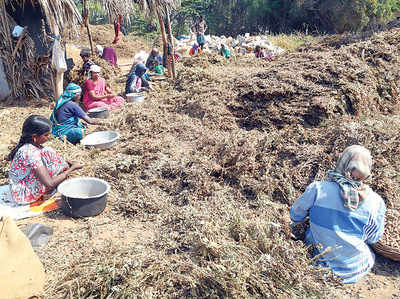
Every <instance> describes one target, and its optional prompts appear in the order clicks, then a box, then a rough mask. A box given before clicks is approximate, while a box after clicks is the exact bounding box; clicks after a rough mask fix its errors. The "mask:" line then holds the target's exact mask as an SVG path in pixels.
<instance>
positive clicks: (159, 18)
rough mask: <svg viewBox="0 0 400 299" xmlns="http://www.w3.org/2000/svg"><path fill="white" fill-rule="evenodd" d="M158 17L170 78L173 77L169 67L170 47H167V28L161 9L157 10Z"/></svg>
mask: <svg viewBox="0 0 400 299" xmlns="http://www.w3.org/2000/svg"><path fill="white" fill-rule="evenodd" d="M157 16H158V22H159V23H160V29H161V37H162V41H163V51H164V55H165V53H166V57H167V68H168V76H171V70H170V66H169V62H168V47H167V38H166V36H165V26H164V22H163V19H162V16H161V12H160V9H159V8H157Z"/></svg>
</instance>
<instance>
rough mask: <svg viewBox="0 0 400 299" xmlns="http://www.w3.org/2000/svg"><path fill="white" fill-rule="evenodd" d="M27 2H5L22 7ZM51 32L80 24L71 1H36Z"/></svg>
mask: <svg viewBox="0 0 400 299" xmlns="http://www.w3.org/2000/svg"><path fill="white" fill-rule="evenodd" d="M26 1H27V0H6V1H5V2H6V4H10V5H11V6H13V4H17V5H19V6H21V7H24V5H25V2H26ZM37 3H38V4H39V5H40V8H41V9H42V11H43V14H44V15H45V16H46V21H47V23H48V25H49V27H50V30H51V32H53V33H55V32H62V29H63V28H64V27H66V25H70V24H77V23H81V22H82V17H81V15H80V13H79V11H78V9H77V7H76V5H75V3H74V1H73V0H57V1H56V0H37Z"/></svg>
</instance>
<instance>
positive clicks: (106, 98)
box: [83, 65, 125, 111]
mask: <svg viewBox="0 0 400 299" xmlns="http://www.w3.org/2000/svg"><path fill="white" fill-rule="evenodd" d="M100 72H101V68H100V67H99V66H98V65H92V66H91V67H90V70H89V76H90V79H88V80H86V82H85V88H84V93H83V105H84V106H85V109H86V111H88V110H90V109H92V108H99V107H107V108H108V109H109V110H110V111H111V110H115V109H118V108H120V107H121V106H122V105H123V104H124V103H125V99H124V98H123V97H120V96H117V95H116V94H115V93H113V92H112V91H111V89H110V87H109V86H108V85H107V83H106V80H105V79H104V78H102V77H100V76H99V73H100Z"/></svg>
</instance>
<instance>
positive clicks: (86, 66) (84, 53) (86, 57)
mask: <svg viewBox="0 0 400 299" xmlns="http://www.w3.org/2000/svg"><path fill="white" fill-rule="evenodd" d="M80 55H81V58H82V60H83V65H82V69H81V70H80V73H81V75H83V76H87V75H88V73H89V70H90V67H91V66H92V65H93V64H94V62H93V61H92V60H91V59H90V57H91V56H92V52H91V51H90V49H82V50H81V53H80Z"/></svg>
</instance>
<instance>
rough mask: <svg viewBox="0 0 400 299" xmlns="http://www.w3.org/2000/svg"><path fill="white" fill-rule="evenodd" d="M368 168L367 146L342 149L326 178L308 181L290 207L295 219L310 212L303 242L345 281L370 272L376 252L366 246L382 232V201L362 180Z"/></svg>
mask: <svg viewBox="0 0 400 299" xmlns="http://www.w3.org/2000/svg"><path fill="white" fill-rule="evenodd" d="M371 166H372V157H371V154H370V152H369V151H368V150H367V149H366V148H364V147H362V146H359V145H353V146H350V147H348V148H346V149H345V150H344V152H343V153H342V155H341V156H340V158H339V160H338V162H337V165H336V168H335V170H330V171H328V175H327V180H326V181H323V182H314V183H312V184H310V185H309V186H308V187H307V189H306V191H305V192H304V193H303V194H302V195H301V196H300V197H299V198H298V199H297V200H296V201H295V202H294V204H293V206H292V208H291V209H290V217H291V219H292V221H293V222H294V223H300V222H303V221H304V220H305V219H306V217H307V216H309V220H310V227H309V228H308V230H307V232H306V237H305V242H306V243H307V244H312V245H316V247H318V249H315V252H314V253H315V254H321V256H320V257H319V260H318V263H319V264H322V265H323V266H327V267H329V268H330V269H331V270H332V272H333V273H334V274H336V275H337V276H340V277H342V278H343V282H344V283H355V282H357V281H358V280H360V279H361V278H362V277H363V276H364V275H366V274H367V273H368V272H369V271H370V270H371V268H372V266H373V265H374V261H375V256H374V254H373V252H372V251H371V249H370V248H369V246H368V244H374V243H376V242H378V241H379V239H380V238H381V237H382V235H383V232H384V225H385V210H386V207H385V204H384V202H383V200H382V198H381V197H380V196H379V195H378V194H376V193H375V192H373V191H372V190H371V189H370V188H369V186H368V185H366V184H365V183H363V181H364V180H366V179H367V178H369V177H370V175H371Z"/></svg>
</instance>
